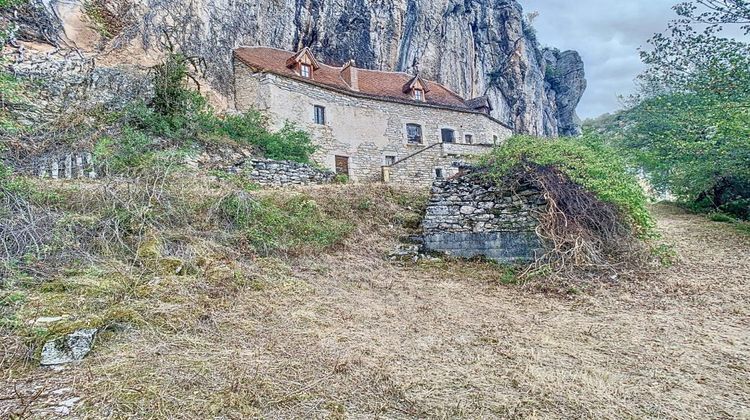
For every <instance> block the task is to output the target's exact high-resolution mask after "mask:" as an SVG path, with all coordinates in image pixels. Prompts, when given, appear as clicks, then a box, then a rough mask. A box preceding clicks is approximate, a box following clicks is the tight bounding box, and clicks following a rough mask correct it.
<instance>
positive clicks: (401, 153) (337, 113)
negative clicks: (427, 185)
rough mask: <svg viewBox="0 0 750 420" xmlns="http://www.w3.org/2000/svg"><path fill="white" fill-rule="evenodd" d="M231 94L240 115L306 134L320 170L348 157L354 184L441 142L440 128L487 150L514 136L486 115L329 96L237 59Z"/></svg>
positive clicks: (325, 91)
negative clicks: (260, 115) (412, 140)
mask: <svg viewBox="0 0 750 420" xmlns="http://www.w3.org/2000/svg"><path fill="white" fill-rule="evenodd" d="M235 89H236V92H235V101H236V108H237V110H238V111H245V110H247V109H250V108H255V109H258V110H260V111H263V112H264V113H266V115H268V116H269V117H270V123H271V125H272V128H274V129H279V128H281V127H282V126H283V125H284V123H285V122H286V121H290V122H293V123H295V124H296V125H297V126H298V127H300V128H302V129H304V130H305V131H307V132H309V133H310V134H311V137H312V139H313V141H314V143H315V144H316V145H317V146H318V147H319V149H318V151H317V152H316V153H315V155H314V156H313V159H314V160H315V161H316V162H317V163H319V164H320V165H322V166H324V167H326V168H329V169H331V170H334V169H335V160H334V159H335V156H345V157H348V158H349V170H350V173H349V176H350V178H351V179H352V180H353V181H380V180H382V167H383V166H384V165H385V163H386V158H387V157H389V158H393V159H394V160H396V161H398V160H401V159H403V158H405V157H407V156H410V155H412V154H414V153H416V152H418V151H420V150H422V149H424V148H426V147H428V146H431V145H433V144H436V143H440V142H441V137H440V130H441V129H442V128H451V129H453V130H455V134H456V139H457V141H459V142H461V141H463V140H464V136H465V135H466V134H471V135H472V136H473V143H476V144H485V145H491V144H493V143H495V142H496V141H497V142H498V143H501V142H502V141H504V140H505V139H507V138H508V137H510V136H511V135H512V130H510V129H509V128H507V127H506V126H504V125H502V124H501V123H499V122H498V121H496V120H494V119H492V118H490V117H489V116H488V115H486V114H482V113H477V112H470V111H468V110H467V111H458V110H450V109H444V108H439V107H435V106H429V105H427V104H417V103H415V104H413V105H412V104H404V103H396V102H390V101H384V100H376V99H372V98H366V97H363V96H362V95H358V94H357V93H356V92H351V93H350V94H348V93H345V92H337V91H332V90H329V89H325V88H321V87H319V86H316V85H312V84H309V83H305V82H302V81H297V80H293V79H289V78H285V77H281V76H277V75H273V74H268V73H257V72H254V71H252V70H251V69H250V68H249V67H247V66H246V65H245V64H243V63H241V62H239V61H237V60H235ZM315 105H318V106H324V107H325V109H326V123H325V124H323V125H319V124H315V123H314V120H313V115H314V111H313V107H314V106H315ZM410 123H413V124H419V125H421V126H422V136H423V141H422V143H421V144H409V143H408V142H407V137H406V124H410ZM469 147H471V146H469ZM425 156H427V155H425ZM432 166H434V165H432V164H428V165H426V166H425V168H424V170H426V171H427V173H431V172H432V171H433V168H432ZM407 182H408V181H407ZM405 185H409V184H408V183H407V184H405Z"/></svg>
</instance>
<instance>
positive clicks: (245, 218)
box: [221, 193, 352, 255]
mask: <svg viewBox="0 0 750 420" xmlns="http://www.w3.org/2000/svg"><path fill="white" fill-rule="evenodd" d="M221 210H222V213H223V214H224V216H225V217H226V218H227V219H229V220H230V221H231V222H232V223H233V224H234V225H235V226H236V227H238V228H240V229H242V230H243V231H244V232H245V234H246V237H247V239H248V241H249V242H250V244H251V245H252V246H253V248H254V249H255V250H256V251H257V252H258V253H260V254H264V255H267V254H270V253H272V252H275V251H280V252H294V251H300V250H304V249H313V250H320V249H325V248H328V247H330V246H333V245H335V244H336V243H338V242H339V241H340V240H341V239H343V237H344V236H346V235H347V234H348V233H349V232H350V231H351V228H352V227H351V226H350V225H349V224H348V223H346V222H343V221H340V220H337V219H334V218H332V217H330V216H329V215H327V214H325V213H324V212H323V211H322V210H321V209H320V207H319V206H318V204H317V203H316V202H315V201H313V200H312V199H310V198H308V197H304V196H295V197H292V198H284V199H282V198H272V197H263V198H258V199H255V198H253V197H250V196H249V195H247V194H246V193H239V194H233V195H230V196H228V197H226V198H225V199H223V200H222V203H221Z"/></svg>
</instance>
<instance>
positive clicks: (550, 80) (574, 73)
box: [543, 49, 586, 136]
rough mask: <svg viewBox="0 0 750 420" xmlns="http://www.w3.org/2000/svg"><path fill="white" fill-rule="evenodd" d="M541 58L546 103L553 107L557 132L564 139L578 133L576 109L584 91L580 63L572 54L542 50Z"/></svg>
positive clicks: (573, 53) (577, 57)
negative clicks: (543, 69) (545, 88)
mask: <svg viewBox="0 0 750 420" xmlns="http://www.w3.org/2000/svg"><path fill="white" fill-rule="evenodd" d="M543 56H544V66H545V69H546V73H545V77H546V80H547V92H548V95H549V100H550V103H554V104H555V105H556V107H557V115H556V120H557V125H558V132H559V134H560V135H564V136H575V135H578V134H581V120H580V119H579V118H578V115H576V107H577V106H578V102H579V101H580V100H581V97H582V96H583V92H584V91H585V90H586V73H585V72H584V69H583V60H581V56H580V55H579V54H578V53H577V52H576V51H565V52H560V51H558V50H554V49H546V50H544V54H543Z"/></svg>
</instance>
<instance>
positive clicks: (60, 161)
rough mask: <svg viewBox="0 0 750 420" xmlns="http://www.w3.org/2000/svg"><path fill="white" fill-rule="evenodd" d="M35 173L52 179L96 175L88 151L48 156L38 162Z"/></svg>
mask: <svg viewBox="0 0 750 420" xmlns="http://www.w3.org/2000/svg"><path fill="white" fill-rule="evenodd" d="M37 174H38V175H39V177H40V178H48V177H49V178H52V179H73V178H96V177H97V176H98V175H97V171H96V167H95V165H94V160H93V157H92V156H91V153H89V152H78V153H67V154H64V155H60V156H48V157H47V158H45V159H44V160H42V161H41V162H40V163H38V166H37Z"/></svg>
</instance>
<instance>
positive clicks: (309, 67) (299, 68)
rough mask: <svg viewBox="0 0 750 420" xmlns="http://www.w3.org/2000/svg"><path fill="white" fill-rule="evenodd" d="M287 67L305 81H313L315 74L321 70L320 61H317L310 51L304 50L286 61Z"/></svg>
mask: <svg viewBox="0 0 750 420" xmlns="http://www.w3.org/2000/svg"><path fill="white" fill-rule="evenodd" d="M286 66H287V68H289V69H290V70H292V71H293V72H295V73H297V74H299V75H300V76H302V77H304V78H305V79H312V77H313V72H314V71H315V70H318V69H319V68H320V64H319V63H318V60H316V59H315V57H314V56H313V54H312V52H310V49H308V48H303V49H301V50H300V51H299V52H297V53H296V54H294V55H293V56H291V57H289V59H287V60H286Z"/></svg>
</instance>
